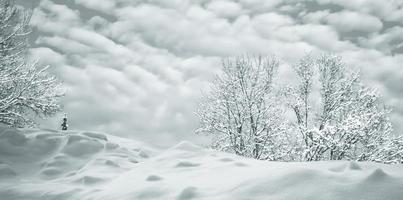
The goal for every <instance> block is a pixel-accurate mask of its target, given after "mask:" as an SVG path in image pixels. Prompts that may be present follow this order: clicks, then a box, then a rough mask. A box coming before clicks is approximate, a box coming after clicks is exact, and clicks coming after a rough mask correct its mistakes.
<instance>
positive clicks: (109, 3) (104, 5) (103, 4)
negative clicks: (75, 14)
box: [74, 0, 116, 14]
mask: <svg viewBox="0 0 403 200" xmlns="http://www.w3.org/2000/svg"><path fill="white" fill-rule="evenodd" d="M74 2H75V3H76V4H79V5H82V6H84V7H86V8H90V9H94V10H98V11H103V12H104V13H110V14H113V11H114V10H115V5H116V1H114V0H74Z"/></svg>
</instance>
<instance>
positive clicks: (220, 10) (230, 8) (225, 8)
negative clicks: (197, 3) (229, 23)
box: [207, 0, 242, 18]
mask: <svg viewBox="0 0 403 200" xmlns="http://www.w3.org/2000/svg"><path fill="white" fill-rule="evenodd" d="M207 9H209V10H211V11H213V12H214V13H216V14H217V15H218V16H220V17H231V18H232V17H236V16H239V15H240V14H241V11H242V7H241V6H240V5H239V4H238V3H235V2H232V1H227V0H216V1H211V2H210V3H209V4H208V5H207Z"/></svg>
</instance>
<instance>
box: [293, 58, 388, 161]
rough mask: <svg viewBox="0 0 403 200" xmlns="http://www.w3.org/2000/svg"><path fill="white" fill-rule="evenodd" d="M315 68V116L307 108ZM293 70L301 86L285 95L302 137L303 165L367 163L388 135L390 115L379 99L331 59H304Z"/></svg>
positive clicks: (342, 65)
mask: <svg viewBox="0 0 403 200" xmlns="http://www.w3.org/2000/svg"><path fill="white" fill-rule="evenodd" d="M315 68H317V72H318V76H319V77H318V80H319V84H320V91H319V92H320V99H319V100H320V108H319V109H317V112H314V110H312V109H311V110H310V109H309V108H310V106H309V105H308V104H309V101H308V100H309V98H310V97H309V96H310V93H311V91H312V80H313V75H314V73H313V72H314V70H315ZM295 71H296V73H297V75H298V78H299V79H300V81H299V85H298V87H297V88H296V89H295V90H294V92H293V93H291V95H290V94H289V96H294V97H296V98H294V99H296V100H294V101H292V102H291V103H289V104H290V105H291V108H292V109H293V111H294V113H295V116H296V118H297V125H298V127H299V130H300V132H301V133H302V135H303V139H304V145H305V152H304V155H305V159H306V160H307V161H312V160H329V159H330V160H340V159H353V160H369V159H370V157H371V156H372V154H374V153H375V152H376V151H377V149H380V148H382V146H383V145H384V144H385V141H386V139H387V138H389V136H390V133H391V130H392V128H391V122H390V120H389V118H388V117H387V114H388V113H389V110H388V109H386V108H385V106H384V105H383V102H382V99H381V98H380V96H379V94H377V93H376V92H375V91H374V90H373V89H370V88H368V87H365V86H364V85H363V84H362V83H361V81H360V76H359V73H353V72H348V71H347V69H346V67H345V64H344V63H343V62H342V61H341V58H340V57H337V56H332V55H323V56H321V57H320V58H318V59H316V61H315V60H313V59H311V58H310V56H307V57H305V58H303V59H302V60H301V62H300V63H299V64H298V65H296V67H295ZM301 110H303V111H301ZM309 116H311V117H310V118H309ZM309 120H310V121H312V123H310V124H309V123H308V122H309Z"/></svg>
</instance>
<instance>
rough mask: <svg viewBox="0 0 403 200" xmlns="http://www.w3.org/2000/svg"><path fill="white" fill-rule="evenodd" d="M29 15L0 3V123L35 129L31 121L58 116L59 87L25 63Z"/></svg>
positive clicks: (8, 0)
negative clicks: (56, 114)
mask: <svg viewBox="0 0 403 200" xmlns="http://www.w3.org/2000/svg"><path fill="white" fill-rule="evenodd" d="M30 17H31V13H30V12H29V11H25V10H23V9H22V8H19V7H17V6H16V5H15V4H14V2H13V1H12V0H4V1H1V3H0V86H1V87H0V123H3V124H7V125H9V126H14V127H25V126H32V125H34V117H35V116H39V117H42V118H43V117H47V116H51V115H53V114H55V113H56V112H58V111H59V110H60V109H61V107H60V104H59V102H58V99H59V97H61V96H62V95H63V91H62V88H61V83H60V82H59V81H58V80H57V79H56V78H55V77H54V76H52V75H50V74H49V73H48V72H47V67H38V66H37V64H36V63H35V62H33V63H32V62H29V61H27V59H26V50H27V47H28V44H27V37H28V34H29V33H30V30H29V20H30Z"/></svg>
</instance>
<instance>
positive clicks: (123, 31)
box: [30, 0, 403, 143]
mask: <svg viewBox="0 0 403 200" xmlns="http://www.w3.org/2000/svg"><path fill="white" fill-rule="evenodd" d="M105 1H106V0H105ZM94 2H95V1H88V2H84V1H80V0H76V3H77V4H78V6H85V7H87V8H91V9H95V10H100V11H102V12H106V13H108V14H109V15H112V16H113V17H114V18H115V19H116V21H113V22H110V21H108V20H106V19H104V18H102V17H100V16H93V17H92V18H90V19H88V20H84V19H81V18H80V16H81V13H79V11H75V10H72V9H71V8H70V7H68V6H65V5H59V4H56V3H53V2H51V1H47V0H42V2H41V4H40V5H39V7H38V8H36V9H35V11H34V16H33V19H32V24H33V25H34V26H35V27H36V28H37V29H38V31H39V37H38V38H37V40H36V41H35V45H37V47H35V48H33V49H31V51H30V53H31V55H32V56H33V57H41V58H42V59H41V60H40V61H41V63H43V64H51V65H52V69H54V70H55V73H57V74H58V76H60V77H61V78H62V79H63V81H64V82H65V84H66V87H67V90H68V93H67V96H66V98H65V99H64V105H65V110H66V112H67V113H68V114H69V116H70V117H69V118H70V119H69V121H70V123H71V127H72V128H77V129H94V130H98V131H106V132H111V133H115V134H120V135H126V136H129V137H136V136H138V137H143V138H148V139H154V140H156V141H158V142H162V143H167V141H163V140H178V139H193V140H197V139H195V136H194V135H193V134H192V130H193V129H194V128H196V125H197V122H198V120H197V119H196V118H195V116H194V115H193V111H194V109H195V104H196V100H197V98H198V97H199V96H200V91H201V90H202V89H207V86H208V83H209V81H210V80H211V79H212V78H213V75H214V74H216V73H217V72H219V70H220V57H225V56H233V55H239V54H243V53H256V54H270V53H274V54H276V55H278V56H279V57H280V58H281V59H282V65H283V66H287V65H288V64H290V63H292V62H295V61H296V59H298V58H299V57H301V56H303V55H304V54H305V53H307V52H309V51H316V52H317V51H322V50H323V51H329V52H337V53H339V54H341V55H342V56H344V57H345V58H346V61H348V62H350V63H352V64H353V65H357V66H358V67H360V68H362V69H363V70H365V71H366V73H365V74H366V77H368V78H367V79H368V81H369V82H370V83H371V84H373V85H381V86H382V87H383V94H385V95H386V96H387V98H388V102H390V103H391V104H393V105H395V106H396V105H397V104H398V103H396V102H399V101H396V99H398V97H400V95H401V94H400V93H399V90H397V89H396V88H394V87H392V86H393V84H397V83H396V80H399V78H400V77H403V76H400V75H399V73H393V72H394V71H396V70H397V71H398V70H399V69H400V68H399V66H400V65H399V63H403V59H402V58H401V57H398V56H387V55H384V54H383V53H382V51H383V50H384V49H386V50H387V49H388V48H391V47H390V45H392V43H394V41H395V39H392V38H397V37H398V33H399V31H398V30H399V29H398V28H396V30H394V29H393V30H392V29H391V30H390V31H386V32H385V33H384V32H382V31H380V32H379V33H377V34H370V37H368V38H366V37H367V36H366V35H364V34H363V35H362V36H361V37H362V38H361V39H362V42H363V43H365V44H366V45H364V44H363V43H360V44H359V45H357V44H355V43H353V42H351V41H343V40H342V39H341V36H340V34H343V33H345V32H346V31H347V32H348V31H361V32H377V31H379V30H380V28H379V27H381V28H382V24H379V23H378V22H379V21H378V20H379V19H377V18H376V17H374V16H376V15H374V16H371V15H370V14H371V12H364V11H363V12H358V11H351V10H353V9H352V8H351V9H350V11H348V10H344V11H341V12H338V13H330V12H329V11H327V10H323V11H317V12H314V13H307V14H304V15H301V16H302V21H299V19H295V18H294V17H293V16H292V15H288V14H286V13H289V12H286V13H284V12H283V11H284V9H286V10H288V11H290V10H293V12H294V11H299V10H300V9H301V8H303V7H304V6H303V5H301V4H299V5H298V6H296V5H293V4H287V2H286V1H284V2H282V1H264V2H262V1H258V0H240V1H237V2H238V3H234V2H230V1H222V0H221V1H218V2H215V3H214V2H210V1H207V0H199V1H196V0H191V1H182V0H175V1H163V0H149V1H147V3H140V2H138V1H129V0H119V1H116V3H109V4H108V3H107V4H105V5H95V3H94ZM97 2H98V1H97ZM108 2H109V1H108ZM112 4H113V5H112ZM220 4H221V5H220ZM122 5H124V7H122ZM222 5H226V6H227V8H231V9H228V10H225V9H223V6H222ZM220 6H221V8H220ZM278 6H282V7H283V8H284V9H283V10H282V11H281V12H282V13H279V12H280V11H278V10H276V8H277V7H278ZM286 6H288V8H286ZM294 7H298V8H297V9H292V8H294ZM79 10H80V11H81V12H85V9H79ZM83 10H84V11H83ZM351 16H353V17H357V18H355V19H350V18H349V17H351ZM228 18H230V19H228ZM336 19H337V20H336ZM363 38H364V39H363ZM388 45H389V46H388ZM360 46H361V47H360ZM370 48H376V49H382V51H378V50H373V49H370ZM381 66H382V67H381ZM400 67H401V66H400ZM400 71H401V70H400ZM367 72H368V73H367ZM281 74H282V75H284V76H285V77H281V78H282V79H285V80H287V81H293V80H292V78H290V77H288V75H289V74H290V71H289V69H288V68H282V71H281ZM379 74H393V77H395V78H393V79H391V80H392V81H391V80H383V79H384V77H383V76H380V75H379ZM382 81H383V82H382ZM386 83H387V84H386ZM402 114H403V110H402V111H401V112H400V111H399V112H397V114H396V116H403V115H402ZM394 119H398V118H397V117H395V118H394ZM57 120H58V119H57V118H55V119H53V120H51V121H49V122H48V123H47V125H48V126H53V128H57V127H58V126H59V122H58V121H57ZM401 128H402V129H401V130H403V127H401ZM158 139H159V140H158ZM172 142H173V141H172ZM168 143H169V142H168Z"/></svg>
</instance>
